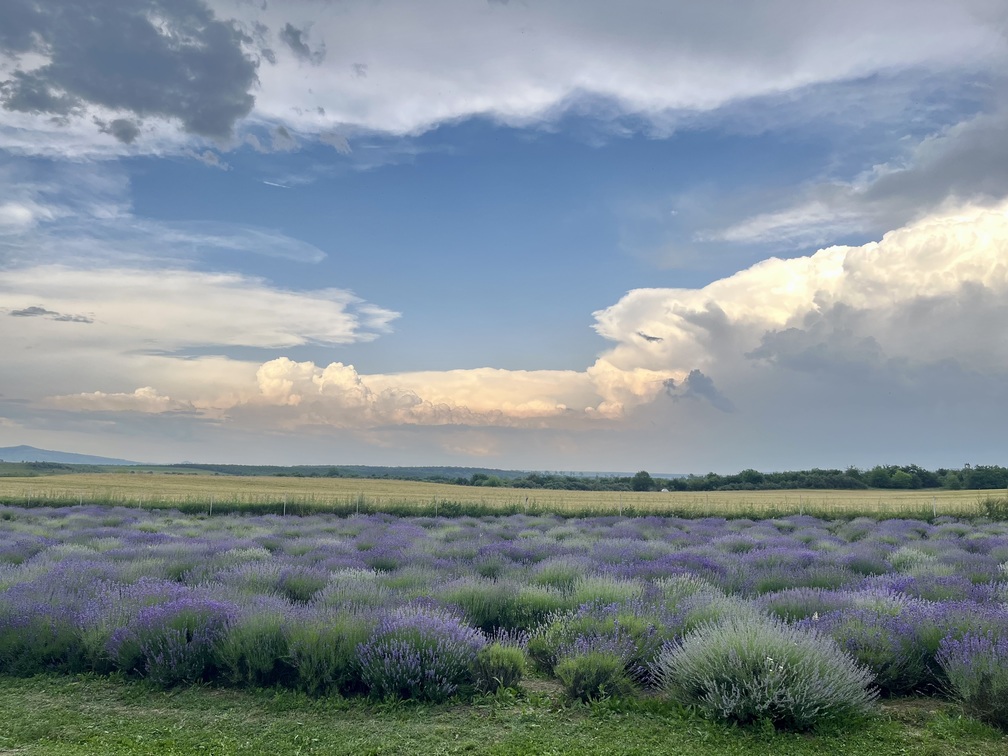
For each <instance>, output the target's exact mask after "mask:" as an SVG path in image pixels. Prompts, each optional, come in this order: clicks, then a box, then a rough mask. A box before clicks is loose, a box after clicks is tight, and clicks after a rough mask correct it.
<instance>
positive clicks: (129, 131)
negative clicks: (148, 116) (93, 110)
mask: <svg viewBox="0 0 1008 756" xmlns="http://www.w3.org/2000/svg"><path fill="white" fill-rule="evenodd" d="M95 123H97V124H98V128H99V129H101V130H102V132H104V133H106V134H111V135H112V136H114V137H115V138H116V139H118V140H119V141H120V142H122V143H123V144H133V142H134V141H136V138H137V137H138V136H140V127H139V126H138V125H137V124H136V123H135V122H134V121H131V120H130V119H128V118H116V119H115V120H114V121H111V122H109V123H105V122H104V121H100V120H97V119H95Z"/></svg>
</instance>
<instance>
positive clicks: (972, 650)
mask: <svg viewBox="0 0 1008 756" xmlns="http://www.w3.org/2000/svg"><path fill="white" fill-rule="evenodd" d="M938 663H939V664H941V667H942V669H943V670H944V672H945V675H946V676H947V677H948V684H949V688H950V689H951V692H952V694H953V695H954V696H955V697H956V698H957V699H958V700H959V701H960V702H961V703H962V705H963V709H964V710H965V711H966V713H967V714H969V715H970V716H972V717H976V718H977V719H979V720H981V721H983V722H987V723H989V724H992V725H995V726H996V727H1000V728H1001V729H1003V730H1008V637H997V636H994V635H991V634H983V633H967V634H966V635H965V636H964V637H962V638H961V639H956V638H951V637H950V638H946V639H945V640H944V641H942V644H941V648H940V649H939V651H938Z"/></svg>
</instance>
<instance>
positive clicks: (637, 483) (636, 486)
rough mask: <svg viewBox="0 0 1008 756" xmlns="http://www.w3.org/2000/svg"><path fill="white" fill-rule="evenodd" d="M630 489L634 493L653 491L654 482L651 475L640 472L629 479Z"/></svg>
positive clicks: (644, 471)
mask: <svg viewBox="0 0 1008 756" xmlns="http://www.w3.org/2000/svg"><path fill="white" fill-rule="evenodd" d="M630 488H631V489H632V490H634V491H653V490H654V480H653V479H652V478H651V473H649V472H648V471H647V470H641V471H640V472H639V473H637V474H636V475H634V476H633V478H631V479H630Z"/></svg>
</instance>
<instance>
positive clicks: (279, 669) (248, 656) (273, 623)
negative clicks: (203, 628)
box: [216, 607, 292, 686]
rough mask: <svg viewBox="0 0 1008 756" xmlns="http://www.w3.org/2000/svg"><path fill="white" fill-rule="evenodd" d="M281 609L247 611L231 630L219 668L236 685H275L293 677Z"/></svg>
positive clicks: (220, 652)
mask: <svg viewBox="0 0 1008 756" xmlns="http://www.w3.org/2000/svg"><path fill="white" fill-rule="evenodd" d="M284 625H285V623H284V614H283V612H282V611H281V609H280V608H279V607H265V608H261V609H254V610H251V611H247V612H246V613H244V614H243V615H241V616H240V617H239V618H238V619H237V620H236V621H235V622H234V623H232V624H231V626H230V627H229V628H228V630H227V633H225V635H224V637H223V638H221V640H220V641H219V643H218V644H217V648H216V652H217V666H218V667H219V668H220V670H221V672H222V674H223V675H224V677H225V678H226V679H227V680H228V681H229V682H231V683H233V684H235V685H263V686H268V685H274V684H276V683H280V682H285V681H287V680H288V679H289V678H290V677H291V674H292V667H291V665H290V661H289V652H288V645H287V633H286V628H285V627H284Z"/></svg>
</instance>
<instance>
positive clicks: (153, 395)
mask: <svg viewBox="0 0 1008 756" xmlns="http://www.w3.org/2000/svg"><path fill="white" fill-rule="evenodd" d="M45 403H46V404H47V405H48V406H51V407H55V408H58V409H64V410H73V411H78V412H81V411H83V412H143V413H150V414H159V413H162V412H192V411H194V407H193V406H192V404H190V403H189V402H180V401H176V400H174V399H172V398H171V397H169V396H164V395H162V394H159V393H158V392H157V391H156V390H155V389H153V388H151V387H150V386H144V387H142V388H138V389H137V390H136V391H133V392H132V393H113V394H106V393H104V392H101V391H95V392H92V393H89V394H88V393H84V394H69V395H63V396H53V397H49V398H48V399H47V400H46V402H45Z"/></svg>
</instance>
